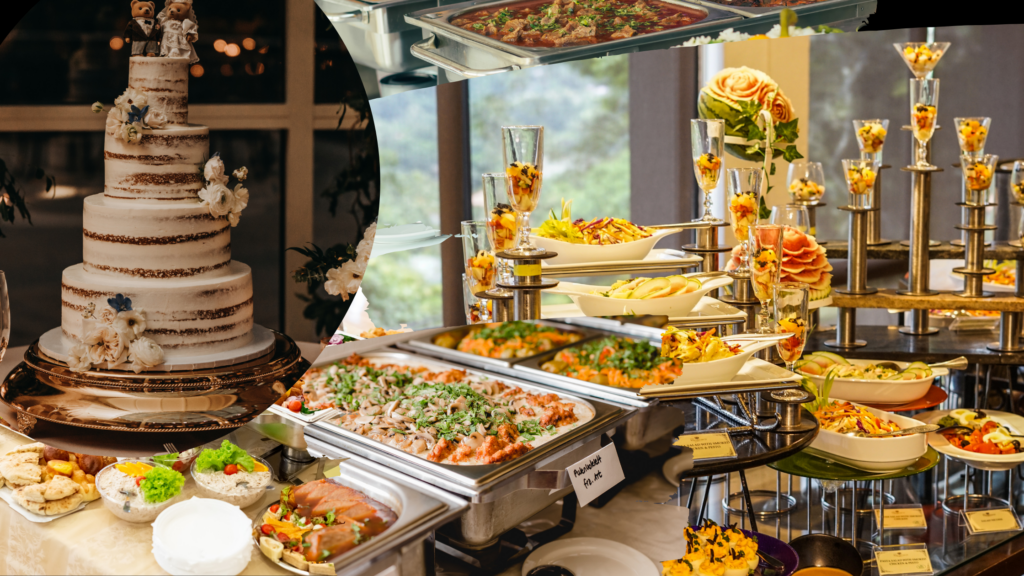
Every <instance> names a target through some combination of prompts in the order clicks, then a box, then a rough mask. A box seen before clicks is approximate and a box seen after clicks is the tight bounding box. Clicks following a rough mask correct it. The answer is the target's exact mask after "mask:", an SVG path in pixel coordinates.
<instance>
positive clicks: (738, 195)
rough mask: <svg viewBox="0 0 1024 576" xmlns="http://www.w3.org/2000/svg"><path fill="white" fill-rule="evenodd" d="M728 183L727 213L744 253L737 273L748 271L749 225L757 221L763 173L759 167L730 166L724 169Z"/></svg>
mask: <svg viewBox="0 0 1024 576" xmlns="http://www.w3.org/2000/svg"><path fill="white" fill-rule="evenodd" d="M726 174H727V175H728V176H727V177H728V179H729V180H728V184H729V215H730V216H732V233H733V234H735V235H736V240H738V241H739V243H740V251H741V253H742V254H743V255H744V257H743V258H741V259H740V265H739V266H738V267H737V268H736V270H735V272H736V273H737V274H746V273H748V272H750V266H749V264H748V263H747V262H746V257H745V255H746V254H748V253H749V252H750V227H751V226H753V225H754V224H755V223H757V215H758V212H759V211H760V209H761V189H762V186H763V184H764V173H763V172H762V170H761V169H760V168H730V169H728V170H726Z"/></svg>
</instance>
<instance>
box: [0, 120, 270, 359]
mask: <svg viewBox="0 0 1024 576" xmlns="http://www.w3.org/2000/svg"><path fill="white" fill-rule="evenodd" d="M282 143H283V135H282V134H281V133H280V132H276V131H214V132H211V134H210V150H211V152H218V151H219V152H220V153H221V156H222V157H223V158H224V160H225V162H226V163H227V165H228V167H229V169H234V168H237V167H240V166H243V165H244V166H247V167H248V168H249V179H248V180H246V186H247V187H248V189H249V191H250V200H249V206H248V208H247V209H246V210H245V213H244V214H243V216H242V221H241V223H240V224H239V225H238V227H237V228H234V229H233V230H232V238H231V240H232V242H231V253H232V258H233V259H234V260H237V261H239V262H244V263H245V264H248V265H249V266H250V267H251V268H252V272H253V289H254V295H253V298H254V301H255V302H256V303H257V305H256V311H255V320H256V322H257V323H258V324H261V325H263V326H266V327H268V328H272V329H280V327H281V318H282V313H283V312H282V309H281V300H282V298H281V296H282V292H281V282H282V280H281V279H282V278H283V270H282V256H281V254H282V252H281V251H282V247H281V245H282V243H283V240H282V228H281V213H282V210H281V204H282V198H281V178H282V175H283V167H282V154H283V150H282ZM0 158H2V159H3V160H4V161H5V162H6V163H7V166H8V168H9V169H10V170H11V172H12V173H13V174H14V176H15V178H16V179H17V181H18V183H19V184H20V186H21V189H22V190H23V191H24V192H25V193H26V196H27V200H28V204H29V208H30V210H31V212H32V223H33V225H31V226H30V225H29V224H28V223H27V222H25V221H24V220H21V219H18V220H17V221H16V222H15V224H13V225H12V224H10V223H7V222H5V223H3V230H4V234H6V235H7V237H6V238H3V239H0V250H3V259H2V268H3V270H4V272H5V274H6V276H7V283H8V287H9V289H10V299H11V315H12V317H11V324H12V326H11V345H12V346H22V345H27V344H30V343H32V342H33V341H34V340H35V339H36V338H39V336H40V335H42V334H43V333H44V332H46V331H48V330H50V329H52V328H55V327H57V326H60V313H61V307H60V301H61V296H60V290H61V288H60V284H61V272H62V271H63V270H64V269H65V268H67V267H69V266H73V265H75V264H78V263H80V262H81V261H82V202H83V200H84V199H85V197H87V196H90V195H92V194H100V193H102V192H103V172H104V168H103V162H102V160H101V159H102V158H103V134H102V133H93V132H70V133H48V132H33V133H14V134H10V133H9V134H0ZM37 167H42V168H43V169H45V170H46V171H47V173H49V174H51V175H53V176H55V177H56V179H57V188H56V191H55V193H54V192H51V193H50V194H46V193H45V192H44V190H43V185H42V183H41V182H40V181H38V180H33V179H32V178H31V176H32V174H33V173H34V171H35V169H36V168H37Z"/></svg>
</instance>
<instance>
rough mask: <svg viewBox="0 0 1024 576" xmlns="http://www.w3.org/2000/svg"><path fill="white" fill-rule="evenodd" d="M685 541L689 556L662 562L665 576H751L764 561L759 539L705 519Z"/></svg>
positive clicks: (685, 532) (685, 535)
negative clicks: (758, 552) (759, 550)
mask: <svg viewBox="0 0 1024 576" xmlns="http://www.w3.org/2000/svg"><path fill="white" fill-rule="evenodd" d="M683 538H684V539H685V540H686V555H685V556H683V557H682V558H680V559H678V560H668V561H666V562H662V563H661V574H662V576H748V574H754V573H755V570H757V567H758V564H760V562H761V559H760V557H758V555H757V540H756V539H755V538H752V537H749V536H747V535H746V534H745V533H744V532H743V531H741V530H737V529H736V526H735V525H732V526H728V527H725V528H723V527H722V526H719V525H718V524H715V523H714V522H713V521H712V520H705V521H704V524H703V525H702V526H699V527H698V528H696V529H694V528H692V527H690V526H687V527H686V528H685V529H684V530H683Z"/></svg>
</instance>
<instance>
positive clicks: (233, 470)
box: [224, 464, 238, 476]
mask: <svg viewBox="0 0 1024 576" xmlns="http://www.w3.org/2000/svg"><path fill="white" fill-rule="evenodd" d="M224 474H225V475H227V476H231V475H232V474H238V465H237V464H228V465H227V466H225V467H224Z"/></svg>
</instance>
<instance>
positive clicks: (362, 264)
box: [324, 222, 377, 301]
mask: <svg viewBox="0 0 1024 576" xmlns="http://www.w3.org/2000/svg"><path fill="white" fill-rule="evenodd" d="M376 235H377V223H376V222H374V223H373V224H370V226H369V227H367V228H366V232H364V233H363V239H362V240H360V241H359V244H358V245H357V246H356V259H355V260H349V261H348V262H345V263H344V264H342V265H341V267H340V268H332V269H331V270H328V271H327V281H326V282H324V290H326V291H327V293H328V294H330V295H331V296H341V299H342V301H348V299H349V296H350V295H352V294H355V293H356V292H357V291H358V290H359V284H360V283H361V282H362V280H363V276H364V275H365V274H366V267H367V265H369V263H370V251H371V250H372V249H373V240H374V238H375V237H376Z"/></svg>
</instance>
